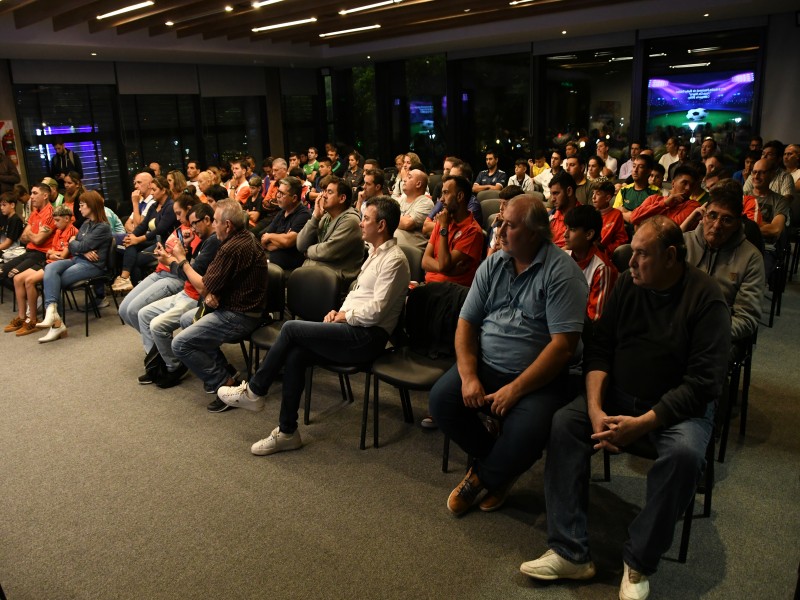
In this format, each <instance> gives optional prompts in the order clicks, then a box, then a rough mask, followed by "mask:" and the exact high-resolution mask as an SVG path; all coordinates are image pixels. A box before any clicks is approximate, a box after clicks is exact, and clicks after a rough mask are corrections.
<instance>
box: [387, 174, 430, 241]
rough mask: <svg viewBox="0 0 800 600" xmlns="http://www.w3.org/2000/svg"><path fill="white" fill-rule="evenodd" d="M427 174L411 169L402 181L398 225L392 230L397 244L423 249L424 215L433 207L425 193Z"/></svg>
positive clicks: (424, 238) (425, 237)
mask: <svg viewBox="0 0 800 600" xmlns="http://www.w3.org/2000/svg"><path fill="white" fill-rule="evenodd" d="M427 187H428V176H427V175H426V174H425V172H424V171H421V170H419V169H412V170H411V171H409V173H408V175H407V176H406V179H405V181H404V182H403V196H402V197H401V198H400V200H399V203H400V225H398V226H397V229H396V230H395V232H394V237H396V238H397V242H398V243H399V244H405V245H406V246H416V247H417V248H419V249H420V250H423V251H424V250H425V246H426V244H427V243H428V237H427V236H426V235H425V234H424V233H423V230H422V225H423V223H424V222H425V217H426V216H427V215H428V213H430V212H431V210H432V209H433V201H432V200H431V199H430V198H428V196H426V195H425V190H426V188H427Z"/></svg>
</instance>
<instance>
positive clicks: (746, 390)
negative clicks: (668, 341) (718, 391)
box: [739, 348, 753, 436]
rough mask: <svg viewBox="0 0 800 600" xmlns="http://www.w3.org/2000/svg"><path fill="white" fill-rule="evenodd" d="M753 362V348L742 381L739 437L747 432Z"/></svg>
mask: <svg viewBox="0 0 800 600" xmlns="http://www.w3.org/2000/svg"><path fill="white" fill-rule="evenodd" d="M752 362H753V354H752V348H750V353H749V354H748V355H747V356H746V357H745V359H744V380H743V381H742V406H741V409H740V410H739V435H741V436H743V435H744V434H745V431H746V430H747V407H748V401H749V400H750V367H751V364H752Z"/></svg>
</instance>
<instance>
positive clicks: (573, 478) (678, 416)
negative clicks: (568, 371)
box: [520, 215, 730, 600]
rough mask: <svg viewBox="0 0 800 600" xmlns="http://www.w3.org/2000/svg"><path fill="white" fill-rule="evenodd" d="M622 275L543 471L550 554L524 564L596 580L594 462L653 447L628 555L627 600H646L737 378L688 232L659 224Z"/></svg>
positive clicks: (552, 574) (623, 594)
mask: <svg viewBox="0 0 800 600" xmlns="http://www.w3.org/2000/svg"><path fill="white" fill-rule="evenodd" d="M631 246H632V247H633V256H632V258H631V261H630V271H629V272H626V273H623V274H622V275H621V276H620V278H619V281H618V282H617V285H616V287H615V288H614V291H613V292H612V294H611V297H610V298H609V300H608V304H607V305H606V309H605V311H604V312H603V316H602V317H601V318H600V320H599V321H598V324H597V328H596V330H595V335H594V336H593V337H592V339H591V340H589V341H588V342H587V345H586V351H585V353H584V371H585V373H586V394H585V395H581V396H579V397H578V398H577V399H575V400H574V401H573V402H572V403H570V404H568V405H567V406H565V407H564V408H563V409H561V410H559V411H558V412H557V413H556V414H555V416H554V417H553V424H552V429H551V435H550V442H549V445H548V450H547V464H546V466H545V497H546V501H547V530H548V542H547V543H548V545H549V546H550V549H549V550H548V551H547V552H546V553H545V554H544V555H542V556H541V557H539V558H538V559H536V560H532V561H529V562H526V563H523V564H522V566H521V567H520V570H521V571H522V572H523V573H525V574H526V575H529V576H530V577H534V578H536V579H545V580H551V579H589V578H591V577H593V576H594V574H595V567H594V563H593V562H592V560H591V555H590V553H589V543H588V541H589V540H588V534H587V509H588V504H589V490H588V488H589V468H590V465H589V458H590V457H591V455H592V453H593V451H595V450H609V451H611V452H619V451H620V449H621V448H624V447H625V446H627V445H629V444H630V443H632V442H634V441H636V440H638V439H639V438H647V439H649V440H650V441H651V442H652V444H653V445H654V446H655V448H656V451H657V453H658V458H657V459H656V461H655V462H654V463H653V466H652V467H651V468H650V471H649V472H648V474H647V499H646V502H645V505H644V507H643V508H642V510H641V512H640V513H639V514H638V515H637V516H636V517H635V518H634V520H633V521H632V522H631V524H630V526H629V528H628V533H629V536H630V537H629V539H628V541H627V542H625V545H624V547H623V553H622V556H623V561H624V563H623V576H622V583H621V586H620V593H619V597H620V598H622V599H634V598H635V599H637V600H644V599H645V598H647V596H648V594H649V591H650V587H649V586H650V584H649V581H648V577H649V576H651V575H652V574H653V573H655V571H656V569H657V567H658V562H659V560H660V558H661V555H662V554H663V553H664V552H665V551H666V550H667V549H669V547H670V545H671V544H672V537H673V535H674V531H675V522H676V521H677V520H678V518H679V517H680V516H681V515H682V514H683V513H684V511H685V510H686V507H687V506H688V505H689V502H690V501H691V499H692V497H693V496H694V493H695V490H696V489H697V482H698V479H699V477H700V473H701V471H702V469H703V467H704V466H705V450H706V447H707V445H708V441H709V439H710V437H711V434H712V430H713V417H714V405H715V401H716V400H717V398H718V397H719V395H720V391H721V389H722V382H723V380H724V379H725V374H726V371H727V364H728V361H727V357H728V352H729V347H730V312H729V309H728V306H727V304H726V302H725V299H724V298H723V297H722V292H720V289H719V286H718V285H717V284H716V283H715V282H714V281H713V280H712V279H711V278H710V277H709V276H708V275H706V274H705V273H703V272H702V271H700V270H699V269H696V268H695V267H692V266H691V265H687V264H686V261H685V256H686V247H685V246H684V244H683V234H682V233H681V230H680V228H679V227H678V226H677V225H676V224H675V223H674V222H672V221H671V220H670V219H668V218H667V217H665V216H663V215H658V216H656V217H653V218H651V219H649V220H647V221H645V222H644V223H643V224H642V225H641V226H640V227H639V229H638V231H637V232H636V235H634V237H633V241H632V243H631Z"/></svg>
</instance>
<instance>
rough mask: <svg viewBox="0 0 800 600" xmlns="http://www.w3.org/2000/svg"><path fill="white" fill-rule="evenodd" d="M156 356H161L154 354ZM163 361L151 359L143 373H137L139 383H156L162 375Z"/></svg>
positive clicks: (163, 371) (158, 357)
mask: <svg viewBox="0 0 800 600" xmlns="http://www.w3.org/2000/svg"><path fill="white" fill-rule="evenodd" d="M156 358H157V359H160V358H161V356H160V355H159V354H156ZM164 367H165V365H164V361H163V360H162V361H159V360H153V361H151V362H150V364H149V365H148V366H147V370H146V371H145V372H144V375H139V383H140V384H141V385H148V384H151V383H158V382H159V381H161V379H162V378H163V377H164V373H166V371H165V370H164Z"/></svg>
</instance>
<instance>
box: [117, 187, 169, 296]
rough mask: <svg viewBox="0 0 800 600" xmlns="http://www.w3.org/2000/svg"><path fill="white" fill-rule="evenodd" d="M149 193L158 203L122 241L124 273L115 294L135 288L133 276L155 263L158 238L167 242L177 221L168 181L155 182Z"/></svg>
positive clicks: (121, 274) (119, 279) (153, 205)
mask: <svg viewBox="0 0 800 600" xmlns="http://www.w3.org/2000/svg"><path fill="white" fill-rule="evenodd" d="M150 193H151V194H152V195H153V199H154V200H155V202H154V203H153V204H152V205H151V206H150V208H149V209H148V211H147V212H146V213H145V215H144V216H143V217H142V221H141V222H140V223H139V224H138V225H137V226H136V228H135V229H134V230H133V232H131V233H129V234H128V235H126V236H125V237H124V238H123V239H122V245H123V246H125V253H124V254H123V255H122V273H120V276H119V277H117V278H116V279H115V280H114V283H113V284H112V285H111V289H112V290H114V291H115V292H129V291H131V290H132V289H133V283H131V273H132V272H133V271H134V269H136V268H137V267H139V268H141V267H143V266H145V265H148V264H151V263H153V262H154V258H153V256H152V252H153V250H154V249H155V247H156V241H157V238H158V237H161V239H163V240H165V239H167V237H168V236H169V234H170V233H172V232H173V230H174V229H175V226H176V225H177V221H176V219H175V211H174V210H173V201H172V198H171V197H170V192H169V182H168V181H167V179H166V177H161V176H160V175H159V176H158V177H156V178H154V179H153V183H152V184H151V185H150ZM143 251H144V252H148V254H145V255H144V256H142V252H143Z"/></svg>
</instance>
